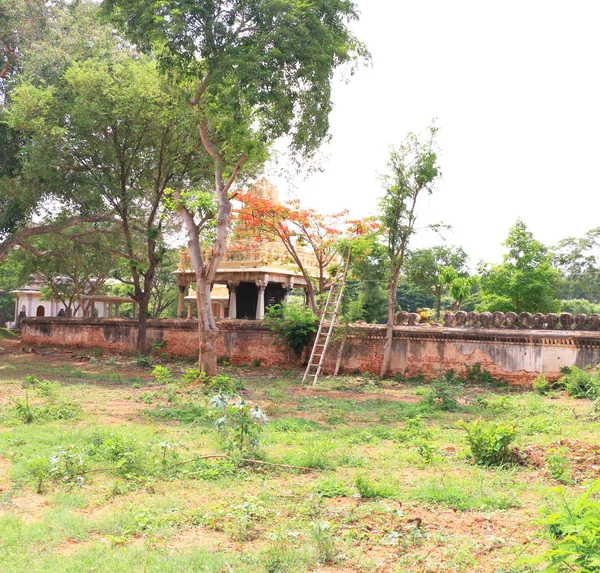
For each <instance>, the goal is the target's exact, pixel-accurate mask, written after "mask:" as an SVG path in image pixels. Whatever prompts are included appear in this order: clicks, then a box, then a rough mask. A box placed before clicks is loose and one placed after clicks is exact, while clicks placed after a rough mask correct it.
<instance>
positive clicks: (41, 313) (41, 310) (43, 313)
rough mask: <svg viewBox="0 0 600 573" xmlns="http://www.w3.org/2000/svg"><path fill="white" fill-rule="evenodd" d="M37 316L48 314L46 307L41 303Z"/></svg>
mask: <svg viewBox="0 0 600 573" xmlns="http://www.w3.org/2000/svg"><path fill="white" fill-rule="evenodd" d="M35 315H36V316H46V309H45V308H44V307H43V306H42V305H41V304H40V306H38V307H37V311H36V313H35Z"/></svg>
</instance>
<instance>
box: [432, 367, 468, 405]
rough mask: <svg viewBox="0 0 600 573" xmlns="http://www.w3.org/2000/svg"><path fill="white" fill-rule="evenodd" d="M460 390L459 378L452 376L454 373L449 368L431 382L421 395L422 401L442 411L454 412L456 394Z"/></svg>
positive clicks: (456, 401)
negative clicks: (422, 395)
mask: <svg viewBox="0 0 600 573" xmlns="http://www.w3.org/2000/svg"><path fill="white" fill-rule="evenodd" d="M461 391H462V384H461V383H460V379H456V378H454V373H453V372H452V371H451V370H450V371H449V372H448V373H446V374H445V375H443V376H440V377H439V378H438V379H437V380H435V381H434V382H432V383H431V387H430V388H429V389H428V391H427V392H426V393H425V395H424V397H423V402H424V403H426V404H429V405H431V406H434V407H436V408H439V409H440V410H442V411H444V412H455V411H456V410H458V407H459V405H458V396H459V395H460V393H461Z"/></svg>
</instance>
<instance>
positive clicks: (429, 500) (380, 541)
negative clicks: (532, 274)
mask: <svg viewBox="0 0 600 573" xmlns="http://www.w3.org/2000/svg"><path fill="white" fill-rule="evenodd" d="M157 364H160V365H161V366H163V367H164V368H167V369H169V371H170V373H169V371H165V370H162V371H160V370H159V371H158V373H157V375H155V376H153V375H152V371H153V366H155V365H152V366H151V365H149V364H147V363H145V362H144V361H142V362H141V364H140V363H139V362H136V361H135V360H134V359H133V358H130V357H123V356H117V355H109V354H104V355H102V354H101V353H99V352H96V353H91V354H88V355H87V356H86V355H85V353H83V354H81V353H80V354H78V353H77V352H73V351H69V350H68V349H61V348H40V349H36V352H35V353H29V352H27V353H26V352H24V351H23V350H22V349H21V347H20V345H19V344H18V342H14V341H9V340H4V341H2V342H0V571H2V572H3V573H8V572H24V571H26V572H28V573H34V572H37V571H44V572H45V573H52V572H59V571H60V572H84V571H85V572H88V571H97V572H104V571H107V572H109V571H110V572H111V573H116V572H121V571H122V572H131V571H156V572H171V571H172V572H178V573H181V572H192V571H194V572H196V571H198V572H200V571H201V572H235V573H237V572H246V571H247V572H269V573H275V572H288V571H289V572H292V571H297V572H311V571H314V572H317V571H319V572H330V573H333V572H342V571H348V572H371V571H373V572H418V573H421V572H428V571H457V572H458V571H461V572H462V571H464V572H476V571H477V572H486V573H493V572H495V573H501V572H503V573H508V572H517V571H519V572H521V571H523V572H524V571H536V570H538V569H539V568H540V566H539V565H535V564H530V563H528V562H527V559H528V558H530V557H531V556H533V555H536V554H539V553H540V552H543V551H545V550H546V549H547V547H548V541H547V538H546V535H545V533H544V528H543V526H542V525H541V524H540V514H541V512H542V513H543V511H544V508H547V507H551V506H552V505H553V504H556V494H555V493H553V490H552V488H555V487H556V486H559V485H560V486H561V487H563V488H565V491H566V492H567V497H568V498H573V497H575V496H576V495H579V494H581V493H582V492H583V491H585V488H586V486H587V485H589V484H590V482H591V481H592V480H593V479H594V478H597V477H598V476H599V474H600V447H597V446H596V445H595V444H597V443H598V435H599V430H600V424H599V423H598V422H597V421H596V418H595V417H594V416H593V411H592V403H591V402H590V401H589V400H574V399H572V398H570V397H568V396H567V395H566V394H565V393H554V394H550V395H547V396H539V395H537V394H534V393H532V392H520V391H517V390H514V389H509V388H507V387H503V386H500V385H497V384H494V383H493V382H492V381H490V380H489V379H488V378H486V377H485V376H479V377H477V376H476V377H474V378H475V379H474V380H472V381H471V382H466V383H465V384H464V385H463V386H462V387H460V388H459V387H457V386H456V384H455V382H454V381H452V380H451V381H450V383H446V384H445V385H443V386H438V387H436V388H435V389H434V390H432V387H431V385H430V384H428V383H426V382H424V381H419V380H412V381H400V380H396V381H385V382H380V381H378V380H376V379H372V378H371V377H369V376H368V375H364V376H360V375H359V376H354V377H339V378H325V379H323V380H322V381H320V383H319V387H317V388H314V389H313V388H308V389H307V388H303V387H301V385H300V378H301V373H300V372H298V371H283V370H276V369H264V368H254V367H252V366H248V367H235V368H234V367H229V366H226V367H224V368H223V369H222V375H221V376H220V377H219V378H217V379H216V380H213V381H212V382H206V383H198V382H194V381H193V376H192V375H191V374H188V376H187V377H186V376H185V374H184V373H185V371H186V370H188V369H191V368H193V365H192V364H186V363H183V362H172V361H164V362H163V361H158V362H157ZM28 377H29V378H28ZM472 378H473V377H472ZM46 381H47V382H46ZM218 390H229V391H233V390H235V391H236V392H237V393H238V394H239V395H240V396H242V397H243V398H244V399H245V400H246V401H247V402H248V403H250V404H252V405H257V406H260V408H261V409H262V410H263V411H264V412H265V413H266V415H267V416H268V419H269V421H268V423H263V422H260V423H258V424H254V422H253V421H252V420H254V418H249V417H248V420H249V421H248V426H247V428H248V432H249V433H248V435H247V437H248V439H253V438H258V439H259V442H258V446H256V447H255V446H252V444H250V443H249V442H246V444H245V445H243V451H242V452H239V451H238V445H239V444H238V443H237V442H236V438H237V437H238V436H239V435H240V434H239V429H238V430H237V431H236V428H237V427H236V426H235V425H234V424H233V425H232V424H230V425H229V426H226V428H227V427H229V431H228V432H219V431H218V430H217V427H216V426H215V422H216V420H217V419H218V418H220V417H221V416H222V415H223V411H222V410H221V409H220V408H218V407H213V406H211V405H210V403H209V400H210V398H211V397H212V396H213V395H214V394H215V393H216V392H217V391H218ZM230 413H231V412H230ZM477 419H482V420H493V421H496V422H498V423H503V424H507V425H508V427H509V428H510V426H511V425H513V424H514V426H515V431H516V440H515V442H514V443H515V444H516V445H517V446H518V451H517V454H516V456H515V457H514V458H511V461H510V463H508V462H507V463H505V464H504V465H502V466H500V467H486V466H481V465H477V464H475V463H474V460H473V459H472V456H471V450H470V448H469V444H468V443H467V440H466V430H465V427H464V426H463V425H462V424H461V421H467V422H468V421H472V420H477ZM259 431H260V432H259ZM242 436H246V434H242ZM209 456H215V457H209ZM244 460H251V461H244ZM274 464H277V465H274ZM285 466H295V467H285ZM296 468H301V469H296Z"/></svg>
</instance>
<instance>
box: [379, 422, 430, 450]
mask: <svg viewBox="0 0 600 573" xmlns="http://www.w3.org/2000/svg"><path fill="white" fill-rule="evenodd" d="M432 436H433V433H432V432H431V430H429V429H428V428H426V427H425V426H424V425H423V419H422V417H421V416H415V417H414V418H409V419H408V420H407V421H406V424H405V425H404V428H402V429H400V430H397V431H396V432H394V433H393V434H392V435H391V436H390V437H391V438H392V439H393V440H394V441H395V442H400V443H407V444H412V443H417V442H421V441H422V440H430V439H431V438H432ZM381 437H385V436H381Z"/></svg>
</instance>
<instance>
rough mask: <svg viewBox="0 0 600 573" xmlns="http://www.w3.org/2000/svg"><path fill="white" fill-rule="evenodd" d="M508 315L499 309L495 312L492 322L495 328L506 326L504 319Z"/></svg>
mask: <svg viewBox="0 0 600 573" xmlns="http://www.w3.org/2000/svg"><path fill="white" fill-rule="evenodd" d="M505 317H506V315H505V314H504V313H503V312H500V311H499V310H497V311H496V312H495V313H494V314H492V323H493V325H494V328H502V327H503V326H504V319H505Z"/></svg>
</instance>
